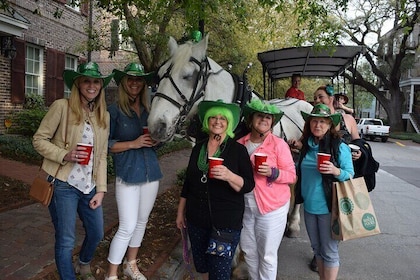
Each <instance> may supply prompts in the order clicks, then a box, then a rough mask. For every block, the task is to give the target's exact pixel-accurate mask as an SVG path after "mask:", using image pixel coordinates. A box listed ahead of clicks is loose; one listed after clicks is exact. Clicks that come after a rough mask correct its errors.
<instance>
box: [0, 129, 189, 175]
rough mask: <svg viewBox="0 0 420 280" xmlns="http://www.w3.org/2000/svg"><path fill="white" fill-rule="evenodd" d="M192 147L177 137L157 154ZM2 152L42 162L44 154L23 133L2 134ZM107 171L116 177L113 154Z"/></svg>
mask: <svg viewBox="0 0 420 280" xmlns="http://www.w3.org/2000/svg"><path fill="white" fill-rule="evenodd" d="M188 148H191V143H190V142H188V141H186V140H184V139H175V140H173V141H171V142H168V143H165V144H163V145H162V146H161V147H160V148H159V149H158V150H157V155H158V157H161V156H163V155H165V154H169V153H171V152H175V151H179V150H183V149H188ZM0 153H1V155H2V156H3V157H6V158H10V159H12V160H17V161H21V162H25V163H32V164H37V165H39V164H41V162H42V156H41V155H40V154H38V152H37V151H35V149H34V147H33V145H32V138H30V137H27V136H21V135H0ZM107 171H108V176H109V177H115V170H114V164H113V160H112V156H111V155H108V157H107Z"/></svg>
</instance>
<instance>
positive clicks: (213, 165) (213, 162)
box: [209, 157, 224, 178]
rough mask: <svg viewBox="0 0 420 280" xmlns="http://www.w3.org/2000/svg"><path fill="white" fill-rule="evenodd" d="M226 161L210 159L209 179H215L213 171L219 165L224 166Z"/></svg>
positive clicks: (215, 158)
mask: <svg viewBox="0 0 420 280" xmlns="http://www.w3.org/2000/svg"><path fill="white" fill-rule="evenodd" d="M223 161H224V159H222V158H217V157H209V178H213V174H212V173H211V169H212V168H213V167H215V166H217V165H222V164H223Z"/></svg>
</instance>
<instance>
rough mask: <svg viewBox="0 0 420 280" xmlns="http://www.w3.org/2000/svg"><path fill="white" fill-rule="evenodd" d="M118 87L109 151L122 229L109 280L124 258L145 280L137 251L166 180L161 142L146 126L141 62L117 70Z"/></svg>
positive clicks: (129, 270) (138, 277)
mask: <svg viewBox="0 0 420 280" xmlns="http://www.w3.org/2000/svg"><path fill="white" fill-rule="evenodd" d="M113 72H114V73H115V75H114V79H115V81H116V83H117V84H118V85H119V87H118V101H117V103H115V104H112V105H110V106H109V108H108V111H109V113H110V116H111V121H110V122H111V123H110V135H109V143H108V146H109V150H110V152H111V153H112V154H113V160H114V168H115V173H116V182H115V196H116V200H117V207H118V218H119V227H118V231H117V233H116V234H115V236H114V238H113V239H112V242H111V245H110V248H109V255H108V261H109V268H108V273H107V277H105V279H118V276H117V271H118V266H119V264H121V262H122V260H123V258H124V255H125V253H126V252H127V256H126V259H124V264H123V268H124V274H125V275H127V276H130V277H131V279H135V280H143V279H146V278H145V277H144V275H143V274H142V273H141V272H140V271H139V269H138V267H137V263H136V261H137V252H138V250H139V247H140V245H141V242H142V240H143V236H144V233H145V230H146V225H147V221H148V219H149V215H150V212H151V211H152V208H153V205H154V203H155V199H156V196H157V193H158V189H159V180H160V179H161V178H162V172H161V171H160V167H159V163H158V158H157V155H156V152H155V150H154V148H153V146H154V145H155V144H156V143H155V142H154V141H153V140H152V138H151V137H150V135H149V134H148V133H147V131H143V127H145V126H146V125H147V117H148V116H149V106H148V102H147V84H146V79H147V78H149V77H150V76H151V74H150V73H148V74H146V73H145V72H144V68H143V66H142V65H141V64H136V63H130V64H128V65H127V66H126V67H125V69H124V71H119V70H117V69H114V71H113Z"/></svg>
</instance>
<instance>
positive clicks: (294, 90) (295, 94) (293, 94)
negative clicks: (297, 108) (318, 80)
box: [284, 74, 305, 100]
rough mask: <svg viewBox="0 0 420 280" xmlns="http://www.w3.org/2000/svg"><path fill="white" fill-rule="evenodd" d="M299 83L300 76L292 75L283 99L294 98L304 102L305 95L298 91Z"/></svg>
mask: <svg viewBox="0 0 420 280" xmlns="http://www.w3.org/2000/svg"><path fill="white" fill-rule="evenodd" d="M300 82H301V75H300V74H293V75H292V86H291V87H290V88H289V89H288V90H287V91H286V95H285V96H284V98H296V99H300V100H305V94H304V93H303V91H301V90H300V89H299V87H300Z"/></svg>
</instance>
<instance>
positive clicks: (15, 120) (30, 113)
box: [9, 109, 47, 136]
mask: <svg viewBox="0 0 420 280" xmlns="http://www.w3.org/2000/svg"><path fill="white" fill-rule="evenodd" d="M46 112H47V111H45V110H41V109H29V110H23V111H20V112H18V113H16V114H14V115H13V116H12V126H11V127H10V129H9V132H10V133H15V134H20V135H24V136H32V135H34V134H35V132H36V130H37V129H38V127H39V124H40V123H41V121H42V118H43V117H44V116H45V114H46Z"/></svg>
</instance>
